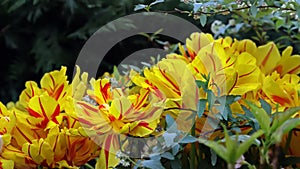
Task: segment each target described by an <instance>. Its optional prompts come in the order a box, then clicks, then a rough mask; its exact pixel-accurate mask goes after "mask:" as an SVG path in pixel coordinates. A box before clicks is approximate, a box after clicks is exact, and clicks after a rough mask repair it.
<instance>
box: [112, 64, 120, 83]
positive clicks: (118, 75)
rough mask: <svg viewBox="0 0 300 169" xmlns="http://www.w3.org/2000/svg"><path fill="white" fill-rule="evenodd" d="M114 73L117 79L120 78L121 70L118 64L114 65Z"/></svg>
mask: <svg viewBox="0 0 300 169" xmlns="http://www.w3.org/2000/svg"><path fill="white" fill-rule="evenodd" d="M113 75H114V78H115V79H116V80H117V81H119V80H120V72H119V70H118V67H117V66H114V70H113Z"/></svg>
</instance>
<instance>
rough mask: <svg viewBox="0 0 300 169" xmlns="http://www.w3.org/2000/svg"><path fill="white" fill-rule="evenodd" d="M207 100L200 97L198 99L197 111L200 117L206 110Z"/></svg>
mask: <svg viewBox="0 0 300 169" xmlns="http://www.w3.org/2000/svg"><path fill="white" fill-rule="evenodd" d="M206 102H207V100H206V99H200V100H199V101H198V111H197V115H198V117H199V118H200V117H202V115H203V113H204V111H205V108H206Z"/></svg>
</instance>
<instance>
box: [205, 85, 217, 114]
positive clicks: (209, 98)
mask: <svg viewBox="0 0 300 169" xmlns="http://www.w3.org/2000/svg"><path fill="white" fill-rule="evenodd" d="M207 101H208V109H209V110H210V109H211V108H212V106H213V105H214V104H215V101H216V96H215V94H214V93H213V92H212V91H211V90H208V91H207Z"/></svg>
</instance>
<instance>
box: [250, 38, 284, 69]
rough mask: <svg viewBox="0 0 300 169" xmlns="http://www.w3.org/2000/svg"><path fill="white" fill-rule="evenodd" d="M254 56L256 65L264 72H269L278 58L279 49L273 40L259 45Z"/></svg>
mask: <svg viewBox="0 0 300 169" xmlns="http://www.w3.org/2000/svg"><path fill="white" fill-rule="evenodd" d="M254 57H255V58H256V59H257V66H259V67H260V69H261V70H262V72H263V73H265V74H270V73H271V72H272V70H273V69H274V68H275V66H276V64H277V62H278V61H279V60H280V54H279V51H278V49H277V47H276V45H275V44H274V43H273V42H269V43H268V44H266V45H263V46H259V47H258V48H257V50H256V52H255V54H254Z"/></svg>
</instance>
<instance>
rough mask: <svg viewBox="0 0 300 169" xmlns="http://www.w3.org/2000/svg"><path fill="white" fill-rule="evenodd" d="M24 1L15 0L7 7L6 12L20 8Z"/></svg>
mask: <svg viewBox="0 0 300 169" xmlns="http://www.w3.org/2000/svg"><path fill="white" fill-rule="evenodd" d="M25 3H26V0H17V1H15V3H14V4H13V5H12V6H11V7H10V8H9V9H8V11H7V12H8V13H10V12H12V11H14V10H16V9H18V8H20V7H21V6H22V5H24V4H25Z"/></svg>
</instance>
